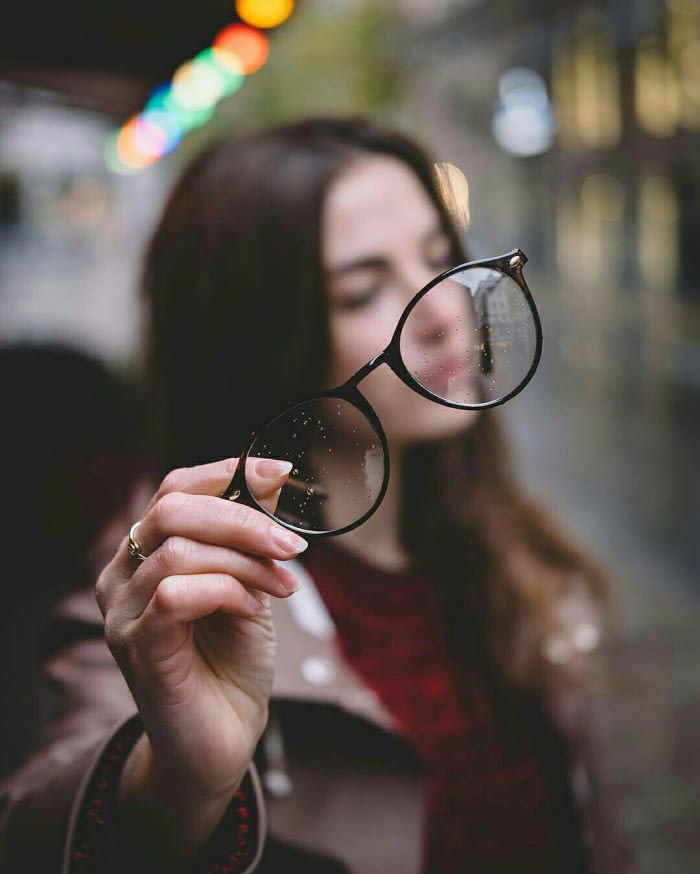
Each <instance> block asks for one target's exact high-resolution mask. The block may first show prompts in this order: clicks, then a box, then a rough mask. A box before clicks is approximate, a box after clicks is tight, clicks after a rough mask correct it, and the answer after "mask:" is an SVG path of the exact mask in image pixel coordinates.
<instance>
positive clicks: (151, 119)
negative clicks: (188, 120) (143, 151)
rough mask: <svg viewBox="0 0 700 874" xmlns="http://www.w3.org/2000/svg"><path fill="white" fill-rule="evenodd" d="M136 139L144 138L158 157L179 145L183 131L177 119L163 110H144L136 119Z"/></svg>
mask: <svg viewBox="0 0 700 874" xmlns="http://www.w3.org/2000/svg"><path fill="white" fill-rule="evenodd" d="M136 127H137V129H138V130H137V139H139V141H140V140H141V138H143V137H145V138H146V142H147V141H148V140H150V141H151V143H152V144H153V146H154V147H155V148H156V149H157V153H158V157H162V156H163V155H167V154H168V152H172V150H173V149H174V148H175V147H176V146H177V145H178V144H179V142H180V140H181V139H182V134H183V129H182V125H181V124H180V123H179V121H178V120H177V118H176V117H175V116H174V115H173V114H172V113H170V112H167V111H166V110H164V109H145V110H144V111H143V112H142V113H141V114H140V115H139V116H138V118H137V121H136Z"/></svg>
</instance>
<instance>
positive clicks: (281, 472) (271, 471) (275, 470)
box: [255, 458, 292, 479]
mask: <svg viewBox="0 0 700 874" xmlns="http://www.w3.org/2000/svg"><path fill="white" fill-rule="evenodd" d="M291 469H292V463H291V461H277V460H276V459H274V458H263V460H262V461H258V462H256V464H255V472H256V473H257V474H258V476H263V477H266V478H267V479H278V478H279V477H281V476H287V474H288V473H289V472H290V471H291Z"/></svg>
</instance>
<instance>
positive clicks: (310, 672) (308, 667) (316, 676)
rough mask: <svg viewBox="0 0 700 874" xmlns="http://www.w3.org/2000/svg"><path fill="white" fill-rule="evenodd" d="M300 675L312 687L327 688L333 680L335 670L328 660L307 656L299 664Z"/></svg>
mask: <svg viewBox="0 0 700 874" xmlns="http://www.w3.org/2000/svg"><path fill="white" fill-rule="evenodd" d="M301 675H302V677H303V678H304V679H305V680H306V682H307V683H310V684H311V685H312V686H327V685H328V684H329V683H332V682H333V680H334V679H335V675H336V668H335V665H334V664H333V662H332V661H331V660H330V659H327V658H323V657H321V656H309V657H308V658H305V659H304V661H303V662H302V663H301Z"/></svg>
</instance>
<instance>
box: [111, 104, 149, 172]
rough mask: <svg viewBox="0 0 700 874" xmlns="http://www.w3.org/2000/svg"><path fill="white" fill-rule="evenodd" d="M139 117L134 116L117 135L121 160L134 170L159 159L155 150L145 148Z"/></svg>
mask: <svg viewBox="0 0 700 874" xmlns="http://www.w3.org/2000/svg"><path fill="white" fill-rule="evenodd" d="M137 124H138V118H137V117H136V116H134V117H133V118H130V119H129V121H127V122H126V124H124V125H123V127H122V128H121V130H120V131H119V134H118V135H117V142H116V152H117V156H118V158H119V160H120V161H121V162H122V163H123V164H125V165H126V166H127V167H130V168H131V169H133V170H143V169H145V168H146V167H149V166H150V165H151V164H153V163H155V162H156V161H157V160H158V155H157V154H155V153H154V152H153V151H151V150H150V149H149V150H145V149H144V148H143V146H144V145H145V143H143V136H142V135H141V133H140V131H139V129H138V127H137Z"/></svg>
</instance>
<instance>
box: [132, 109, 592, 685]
mask: <svg viewBox="0 0 700 874" xmlns="http://www.w3.org/2000/svg"><path fill="white" fill-rule="evenodd" d="M363 152H364V153H367V152H371V153H380V154H384V155H389V156H391V157H394V158H396V159H398V160H400V161H402V162H404V163H405V164H406V165H408V166H409V167H410V168H411V169H412V170H413V172H414V173H415V174H416V176H417V177H418V179H419V180H420V182H421V183H422V185H423V187H424V189H425V191H426V193H427V195H428V197H429V198H430V200H431V201H432V203H433V204H434V206H435V208H436V209H437V211H438V213H439V215H440V217H441V219H442V222H443V224H444V227H445V230H446V232H447V233H448V234H449V236H450V239H451V240H452V244H453V250H454V251H453V256H454V259H455V263H458V262H459V261H462V260H465V256H464V252H463V250H462V247H461V243H460V240H459V237H458V234H457V232H456V230H455V228H454V226H453V223H452V221H451V219H450V216H449V214H448V212H447V210H446V208H445V205H444V202H443V200H442V198H441V196H440V194H439V191H438V189H437V186H436V182H435V176H434V171H433V164H432V162H431V160H430V159H429V158H428V156H427V155H426V154H425V152H424V151H423V150H422V149H421V148H420V147H419V146H418V145H416V144H415V143H414V142H413V141H412V140H411V139H409V138H408V137H406V136H404V135H402V134H400V133H398V132H395V131H389V130H385V129H383V128H380V127H378V126H376V125H375V124H373V123H371V122H368V121H366V120H363V119H330V118H329V119H313V120H307V121H302V122H296V123H291V124H286V125H282V126H279V127H276V128H271V129H267V130H263V131H260V132H253V133H248V134H245V135H241V136H237V137H234V138H228V139H226V140H225V141H223V142H221V143H219V144H218V145H216V146H214V147H212V148H210V149H208V150H207V151H206V152H205V153H204V154H202V155H201V156H200V157H199V158H198V159H197V160H195V161H194V162H193V163H192V164H191V165H190V167H189V168H188V169H187V170H186V171H185V172H184V174H183V175H182V177H181V179H180V181H179V183H178V184H177V186H176V187H175V189H174V191H173V193H172V195H171V197H170V199H169V202H168V204H167V206H166V208H165V211H164V214H163V217H162V219H161V222H160V224H159V226H158V228H157V229H156V232H155V235H154V237H153V240H152V242H151V245H150V248H149V250H148V253H147V257H146V262H145V271H144V293H145V295H146V298H147V302H148V305H149V314H150V318H151V331H150V348H149V365H150V374H151V382H152V386H153V388H154V398H155V402H156V412H157V417H156V418H157V422H158V425H159V446H160V452H159V457H160V459H161V462H162V467H163V470H169V469H171V468H172V467H176V466H181V465H190V464H196V463H200V462H203V461H209V460H211V459H213V458H220V457H227V456H232V455H236V454H237V453H238V452H239V450H240V449H241V446H242V444H243V442H244V441H245V439H246V437H247V436H248V435H249V433H250V430H251V428H253V427H255V426H256V425H259V424H260V423H261V422H262V421H264V420H265V419H266V418H267V417H268V416H269V415H270V414H271V413H274V412H276V411H277V410H278V409H279V408H280V406H281V405H282V404H284V403H285V402H286V401H289V400H292V399H294V398H297V397H303V396H305V395H308V394H310V393H312V392H313V391H315V390H317V389H319V388H320V387H321V386H322V385H323V384H324V374H325V373H326V370H327V365H328V358H329V340H328V325H327V311H326V297H325V287H324V271H323V266H322V263H321V249H320V246H321V213H322V207H323V202H324V198H325V196H326V192H327V190H328V188H329V185H330V184H331V182H332V180H333V179H334V177H335V175H336V174H337V173H338V172H339V171H340V170H341V169H342V168H343V167H344V166H345V165H346V164H347V162H348V161H349V160H350V159H351V158H353V157H356V156H357V155H358V154H362V153H363ZM405 482H406V486H405V489H406V491H405V495H404V501H403V508H404V510H403V519H402V534H403V538H404V542H405V545H406V547H407V548H408V550H409V552H410V554H411V555H412V557H413V559H414V562H415V565H416V567H418V568H422V569H424V570H426V571H428V572H429V573H431V574H432V575H433V576H438V577H439V578H440V580H441V581H442V582H443V585H442V592H443V594H444V601H445V607H446V614H445V615H446V617H447V624H446V628H447V632H448V638H449V643H450V645H451V646H452V648H453V650H454V651H455V653H456V654H457V655H458V656H460V657H465V656H466V654H468V653H470V652H471V651H472V650H473V648H474V647H476V648H477V649H478V650H479V651H480V652H483V653H486V654H487V656H488V659H487V662H488V664H491V665H494V666H496V668H497V669H498V670H497V671H496V673H497V674H498V675H500V676H505V677H507V678H509V679H510V680H513V681H518V682H520V681H523V682H525V683H527V684H530V683H531V682H532V681H534V680H536V679H537V677H538V670H537V668H538V665H539V663H540V655H541V652H542V646H543V642H544V641H545V640H546V638H547V635H549V634H550V633H551V632H552V631H553V629H554V628H555V627H556V624H557V619H556V607H557V604H558V602H559V601H560V596H562V595H563V594H565V593H566V592H568V591H569V590H570V589H571V588H572V581H573V580H577V581H578V587H579V589H580V590H581V591H583V592H585V593H588V594H591V595H593V600H597V598H598V597H599V596H600V595H601V594H602V593H603V591H604V581H603V576H602V574H601V572H600V570H599V569H598V567H597V566H596V565H595V564H594V562H593V561H592V560H591V559H589V558H588V557H587V556H586V555H585V554H584V553H583V552H582V551H581V550H580V549H578V548H576V547H575V546H574V545H573V544H572V543H571V542H570V541H569V540H568V539H567V537H566V536H564V534H563V533H562V532H561V531H560V530H559V529H558V527H557V526H555V525H554V524H553V522H552V520H551V519H550V518H548V517H547V516H546V514H545V513H544V512H543V511H542V509H541V508H539V507H538V506H537V505H536V504H535V503H533V502H532V501H531V500H530V499H529V498H527V497H526V496H525V495H524V494H523V492H522V490H521V488H520V487H519V486H518V485H517V483H516V481H515V479H514V477H513V474H512V471H511V469H510V466H509V464H508V455H507V452H506V448H505V446H504V441H503V437H502V434H501V431H500V428H499V426H498V422H497V415H496V414H494V412H492V411H488V412H484V413H482V414H481V415H480V416H479V417H478V420H477V422H476V424H475V425H474V426H473V427H472V428H471V429H470V430H469V431H468V432H467V433H465V434H463V435H459V436H458V437H457V438H451V439H450V440H448V441H442V442H440V443H438V444H430V445H424V446H420V447H417V448H415V449H414V450H412V451H411V452H410V453H408V456H407V460H406V471H405ZM465 611H466V612H467V614H468V615H469V616H471V617H472V618H473V621H472V622H470V623H469V625H468V628H469V629H470V633H465V628H466V627H467V626H465V622H464V617H465Z"/></svg>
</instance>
